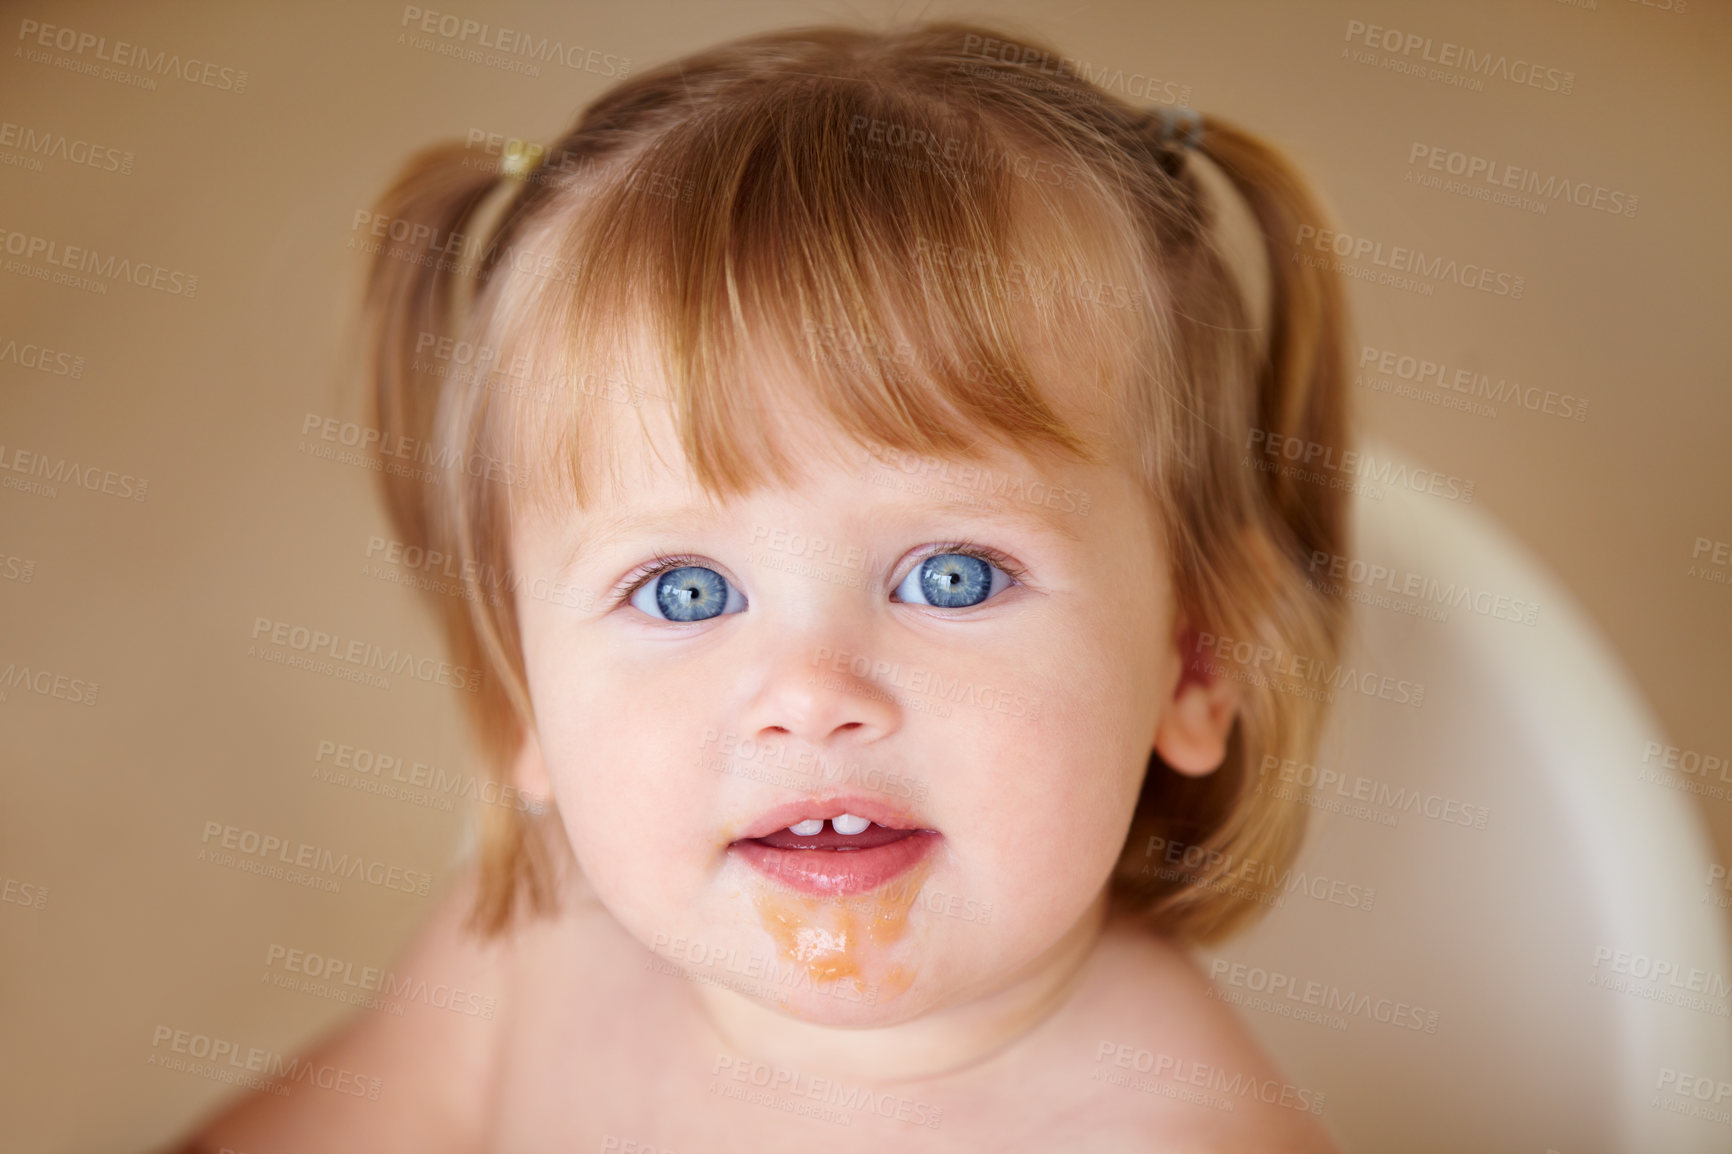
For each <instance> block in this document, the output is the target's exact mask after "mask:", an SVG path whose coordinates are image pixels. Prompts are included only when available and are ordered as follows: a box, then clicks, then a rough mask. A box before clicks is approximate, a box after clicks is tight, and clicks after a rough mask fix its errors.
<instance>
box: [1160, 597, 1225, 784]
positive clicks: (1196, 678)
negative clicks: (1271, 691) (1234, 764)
mask: <svg viewBox="0 0 1732 1154" xmlns="http://www.w3.org/2000/svg"><path fill="white" fill-rule="evenodd" d="M1179 662H1180V668H1181V672H1180V674H1179V683H1178V685H1177V686H1176V687H1175V688H1174V690H1173V699H1172V700H1171V701H1169V702H1167V705H1166V708H1165V709H1163V710H1162V711H1161V719H1160V723H1159V724H1158V725H1157V726H1156V727H1155V752H1156V753H1158V754H1160V756H1161V760H1162V761H1163V762H1165V763H1166V764H1167V765H1169V766H1171V767H1172V768H1173V769H1174V770H1176V771H1177V772H1179V773H1183V774H1186V775H1188V776H1191V777H1202V776H1203V775H1205V774H1209V773H1213V772H1215V771H1216V770H1217V769H1220V768H1221V763H1222V762H1223V761H1225V760H1226V758H1227V738H1228V736H1229V735H1230V734H1231V733H1232V732H1233V719H1234V718H1235V717H1237V716H1238V715H1239V701H1240V697H1239V683H1238V682H1237V681H1234V680H1233V679H1232V678H1230V677H1223V676H1217V675H1216V671H1215V670H1213V669H1212V668H1211V666H1210V664H1209V662H1208V660H1207V654H1206V653H1204V651H1203V650H1202V648H1201V647H1200V646H1199V645H1198V644H1197V632H1196V630H1194V629H1191V628H1189V627H1188V626H1187V627H1186V628H1184V629H1181V630H1180V631H1179Z"/></svg>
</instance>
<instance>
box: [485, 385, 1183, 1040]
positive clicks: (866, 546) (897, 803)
mask: <svg viewBox="0 0 1732 1154" xmlns="http://www.w3.org/2000/svg"><path fill="white" fill-rule="evenodd" d="M604 407H606V406H604ZM644 416H645V417H646V419H647V420H648V422H649V425H650V430H651V435H652V436H653V437H654V438H655V440H656V443H657V447H658V449H659V453H660V457H659V459H658V458H657V457H656V456H654V455H652V453H651V451H650V446H649V445H648V444H646V443H645V442H644V437H643V435H642V434H641V433H640V432H639V431H638V428H637V425H636V422H635V421H634V420H631V419H629V418H621V419H620V421H619V423H618V425H617V426H616V430H615V431H616V433H617V444H618V462H619V471H618V474H617V484H616V485H614V486H613V487H611V488H605V487H604V488H603V489H601V490H599V491H597V492H596V493H595V495H594V500H595V504H594V507H592V508H591V509H589V510H586V511H585V512H583V513H581V514H572V515H570V516H568V517H564V518H550V517H541V518H537V519H534V520H530V521H527V522H523V523H520V524H518V525H517V526H515V527H514V539H513V554H514V556H513V564H514V566H515V567H516V568H517V570H518V572H519V573H520V574H523V575H525V576H529V577H539V576H545V577H548V578H550V579H552V580H554V581H560V582H566V583H569V585H570V586H572V588H573V590H575V593H576V596H575V597H564V596H562V597H559V598H550V599H538V598H536V597H532V596H524V595H521V594H520V596H519V600H518V613H519V615H520V618H519V619H520V622H521V629H522V638H523V651H524V658H525V661H526V665H527V671H528V679H529V686H530V691H531V697H532V699H533V702H534V707H535V714H536V738H537V744H538V746H539V749H538V750H536V748H535V747H534V746H531V747H530V748H531V753H530V756H528V757H527V758H526V759H525V762H524V764H526V765H528V766H530V767H531V768H530V769H528V770H527V771H525V772H526V773H528V774H529V775H530V780H531V781H532V782H533V780H535V778H536V777H537V775H539V773H540V771H541V770H540V767H542V766H544V767H545V772H546V779H547V781H548V783H549V784H550V788H551V790H552V793H553V795H554V797H555V799H556V800H557V801H558V804H559V810H560V813H561V815H562V816H563V819H564V824H565V829H566V832H567V834H568V835H569V837H570V840H571V844H572V846H573V848H574V850H575V852H576V855H577V858H578V861H579V863H580V864H581V867H582V869H583V871H584V874H585V876H586V879H587V881H588V884H589V885H590V887H592V888H593V890H594V891H595V892H596V894H597V895H598V896H599V897H600V899H601V900H602V902H603V903H604V904H605V905H606V907H607V908H608V909H609V911H610V912H611V913H612V914H613V915H614V916H615V917H616V918H617V919H618V920H619V921H620V922H621V923H622V924H623V925H624V926H625V927H626V929H627V930H628V931H629V932H631V933H632V934H633V935H635V936H636V937H637V938H638V939H639V940H641V941H642V942H643V943H644V944H645V945H646V946H648V947H650V948H651V949H652V950H654V951H655V952H656V953H657V954H659V955H661V957H663V958H664V959H667V960H668V961H670V962H672V963H674V964H677V965H679V966H682V967H684V968H685V969H686V970H687V971H688V972H689V973H690V974H691V975H692V976H694V977H707V978H710V979H713V980H716V981H719V982H724V983H726V984H728V985H729V986H731V987H732V988H734V989H736V990H738V991H739V992H741V993H744V994H746V995H747V996H748V997H752V998H754V999H756V1000H758V1001H760V1002H762V1003H765V1004H773V1005H777V1006H780V1007H781V1008H783V1009H784V1010H785V1011H786V1012H788V1013H791V1014H793V1015H795V1016H797V1017H799V1018H802V1019H805V1020H808V1021H811V1022H815V1023H827V1024H835V1025H866V1024H891V1023H894V1022H899V1021H903V1020H906V1019H909V1018H912V1017H914V1016H916V1015H918V1014H920V1013H923V1012H925V1011H928V1010H932V1009H935V1008H938V1007H942V1006H948V1005H953V1004H956V1003H959V1002H962V1001H966V1000H968V999H971V998H977V997H982V996H985V995H987V994H989V993H991V992H993V991H995V990H996V989H999V988H1003V987H1005V986H1007V985H1008V984H1010V983H1012V982H1014V981H1016V980H1017V979H1018V974H1019V971H1023V972H1025V973H1026V970H1027V967H1028V966H1029V965H1030V963H1031V962H1034V961H1035V960H1036V959H1038V958H1040V957H1041V956H1042V955H1043V954H1044V953H1046V952H1047V951H1049V950H1052V949H1054V948H1055V947H1060V946H1062V945H1063V944H1064V943H1065V941H1066V939H1067V938H1068V937H1070V936H1071V935H1074V934H1076V933H1077V932H1078V927H1079V926H1081V925H1083V924H1084V922H1085V918H1084V915H1085V914H1087V913H1088V912H1089V911H1090V908H1091V906H1093V905H1094V903H1095V902H1096V900H1097V898H1098V897H1099V896H1100V894H1101V892H1102V889H1103V886H1104V885H1105V884H1106V881H1107V878H1108V875H1109V873H1110V871H1111V869H1112V867H1113V864H1114V862H1115V860H1116V858H1117V857H1118V855H1119V852H1120V849H1121V847H1122V845H1123V843H1124V838H1125V834H1126V830H1127V828H1128V825H1129V822H1130V819H1131V814H1132V809H1133V807H1134V804H1135V802H1136V798H1137V794H1138V790H1139V787H1140V785H1141V781H1142V777H1143V772H1144V768H1145V766H1146V764H1147V761H1148V757H1149V753H1150V749H1151V746H1152V744H1153V743H1154V738H1155V735H1156V729H1157V725H1158V724H1159V723H1160V719H1161V716H1162V712H1163V709H1164V708H1165V707H1166V706H1167V705H1169V704H1170V702H1171V701H1172V699H1173V695H1174V688H1175V685H1176V684H1177V682H1178V678H1179V672H1180V664H1179V658H1178V654H1177V648H1176V644H1175V639H1174V636H1173V624H1172V616H1171V606H1170V592H1169V580H1168V562H1167V558H1166V556H1165V551H1164V550H1163V549H1162V548H1161V546H1160V545H1159V543H1158V542H1159V537H1158V532H1157V526H1156V524H1155V522H1154V521H1153V520H1152V514H1151V513H1150V511H1149V509H1148V507H1147V502H1146V501H1145V500H1144V498H1143V497H1142V495H1141V493H1140V492H1139V489H1138V486H1137V484H1136V482H1135V481H1134V479H1133V478H1132V477H1131V476H1130V474H1129V472H1128V470H1126V469H1123V468H1121V467H1116V466H1114V467H1105V466H1084V465H1070V466H1064V467H1056V468H1055V467H1052V466H1046V467H1043V468H1039V469H1037V468H1036V467H1035V466H1033V465H1031V464H1030V463H1028V462H1027V461H1026V460H1023V459H1022V458H1021V457H1020V456H1019V455H1013V454H1009V453H1000V452H994V453H992V454H991V455H989V456H987V457H983V458H982V459H980V460H978V461H975V462H969V463H964V462H960V461H958V462H948V463H945V464H943V465H942V466H940V464H939V462H936V461H920V460H918V459H916V458H913V457H911V456H908V455H900V454H895V453H890V452H885V453H883V454H880V455H873V454H872V453H870V452H869V451H868V450H866V449H864V448H861V447H860V446H857V445H854V444H853V443H852V442H847V441H842V440H839V439H835V438H833V437H832V436H831V435H827V434H825V433H824V432H822V431H821V430H819V429H817V428H814V429H813V431H812V434H811V438H810V457H809V461H810V463H809V466H808V479H807V480H805V481H803V482H802V483H801V484H800V485H798V486H797V487H795V488H780V487H775V486H774V485H772V486H771V487H769V488H765V489H761V490H759V491H757V492H756V493H754V494H753V495H751V496H750V497H747V498H745V499H742V500H739V501H737V502H730V503H712V502H711V501H710V500H709V499H707V497H706V495H705V494H704V493H703V492H702V491H701V490H700V489H699V488H698V487H697V486H696V485H695V483H694V482H693V481H692V479H691V478H690V476H689V474H688V473H687V472H686V468H685V465H684V462H683V458H682V456H681V454H680V453H679V451H678V449H677V447H676V446H675V442H674V440H673V435H672V427H671V424H670V423H669V422H668V419H667V418H666V417H665V416H664V415H662V414H661V413H660V412H659V411H658V407H657V406H651V407H649V408H648V409H647V410H646V412H645V414H644ZM664 462H666V464H664ZM908 470H912V471H908ZM602 472H604V473H605V470H604V471H602ZM574 554H575V557H574ZM658 554H659V555H661V556H662V557H665V558H670V559H672V560H671V563H663V568H662V569H661V570H660V572H652V571H650V569H649V567H651V566H654V565H656V564H657V559H658ZM524 587H525V588H529V585H528V583H526V584H525V586H524ZM616 589H617V590H618V599H617V601H616V600H615V592H614V591H615V590H616ZM574 601H576V602H579V603H583V604H584V608H581V609H578V608H571V607H570V603H571V602H574Z"/></svg>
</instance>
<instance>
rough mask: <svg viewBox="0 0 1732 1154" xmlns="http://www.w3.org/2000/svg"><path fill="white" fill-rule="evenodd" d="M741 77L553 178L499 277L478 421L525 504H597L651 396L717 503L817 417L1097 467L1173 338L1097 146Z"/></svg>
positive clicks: (817, 84)
mask: <svg viewBox="0 0 1732 1154" xmlns="http://www.w3.org/2000/svg"><path fill="white" fill-rule="evenodd" d="M733 95H734V99H732V100H730V101H716V102H712V103H710V104H708V105H700V106H699V107H698V108H697V109H696V110H694V111H693V112H692V113H691V114H690V115H688V116H687V117H686V118H684V119H679V120H676V121H674V122H673V123H671V124H669V125H668V126H667V127H666V128H664V129H663V130H662V131H660V132H659V133H657V134H655V135H654V137H653V139H652V140H651V141H650V142H649V143H648V144H647V145H642V146H638V147H635V148H633V149H631V150H630V151H626V152H622V153H620V154H617V155H614V156H611V157H608V158H607V159H606V160H605V162H603V163H597V164H592V165H585V166H584V169H583V172H582V175H581V176H578V177H569V178H566V179H564V180H563V182H562V181H561V180H560V179H558V178H555V179H554V180H553V181H551V182H550V183H551V188H552V191H551V193H550V195H549V196H548V197H547V198H546V199H545V200H543V201H542V203H541V205H540V206H539V207H538V208H537V209H536V211H535V212H534V213H533V216H532V217H531V218H530V219H527V220H525V221H523V222H521V230H520V235H519V236H517V237H516V238H514V242H513V244H512V246H511V248H512V255H511V257H510V259H509V260H507V261H505V262H502V263H501V265H500V266H499V267H498V268H497V269H496V270H494V275H493V278H492V279H491V281H490V282H489V283H488V285H487V286H486V289H485V293H486V295H487V297H488V298H490V299H487V300H485V301H483V302H482V303H483V306H484V307H482V308H481V309H479V310H478V313H479V315H481V316H483V317H489V318H491V319H490V321H489V322H488V324H487V330H486V331H485V332H483V333H482V334H481V335H480V336H479V338H478V340H479V342H480V343H481V344H482V345H483V346H484V347H491V348H494V349H497V350H499V353H498V354H497V361H496V366H497V367H496V368H495V375H501V374H502V375H503V377H504V380H503V381H501V382H500V384H499V385H498V386H495V387H490V388H488V389H486V390H482V391H481V392H480V395H479V396H478V397H477V398H476V401H478V402H479V404H480V405H481V406H482V407H483V409H484V411H483V412H481V413H474V412H471V413H470V414H469V415H470V416H471V417H472V418H479V419H477V420H474V421H473V423H470V424H468V428H469V429H470V430H472V431H474V432H475V433H478V434H479V435H480V437H481V438H482V440H483V441H484V443H485V446H486V448H487V451H488V452H490V453H492V454H495V455H498V456H501V457H504V458H505V459H506V460H509V461H514V462H516V463H517V464H518V471H519V473H520V474H521V475H522V476H525V477H527V478H529V484H528V486H527V489H528V495H529V496H531V497H532V498H533V499H534V501H535V503H536V505H537V506H538V507H540V508H542V509H544V510H550V509H554V508H560V507H571V506H575V507H577V508H584V507H587V505H588V503H589V499H590V495H591V492H592V489H593V486H594V483H595V470H596V468H597V467H598V465H600V464H601V463H602V462H604V461H606V460H608V459H610V458H611V457H612V454H609V453H607V452H606V451H605V449H606V447H605V445H604V443H603V441H602V438H601V437H600V435H599V432H598V430H602V429H612V428H617V427H618V426H616V425H615V424H614V422H615V421H617V420H619V419H621V418H622V417H623V415H624V414H623V413H622V412H621V411H620V410H621V409H622V408H629V409H632V410H633V411H634V414H635V416H636V418H637V419H638V420H639V422H640V425H641V424H642V422H643V419H644V408H645V406H646V405H649V404H665V405H666V406H667V407H668V408H667V411H668V414H669V416H670V417H671V421H672V426H673V428H674V429H675V430H676V432H677V437H678V444H679V448H680V450H681V451H682V452H683V454H684V456H685V459H686V461H687V463H688V465H689V466H690V468H691V470H692V473H693V475H694V476H695V478H696V479H697V480H698V482H699V483H700V484H701V485H702V486H703V487H704V488H705V489H706V490H707V491H708V492H710V493H712V494H714V495H715V496H717V497H724V498H725V497H729V496H743V495H746V494H749V493H750V492H751V491H752V490H754V489H755V488H757V487H759V486H761V485H763V484H765V483H766V482H768V481H770V480H772V479H774V480H775V481H777V482H780V483H782V484H796V483H798V480H799V478H800V477H801V476H802V470H801V467H800V465H801V462H802V461H809V460H811V459H812V458H813V456H814V454H813V452H812V450H811V448H810V440H811V437H812V433H813V429H814V427H815V424H816V425H824V426H828V427H829V428H831V429H834V430H837V431H840V432H841V433H843V434H844V435H846V436H847V437H849V438H851V439H853V440H854V441H856V442H859V443H861V444H864V445H868V446H880V447H883V448H886V449H893V450H898V451H902V452H908V453H914V454H918V455H922V456H927V455H932V456H941V457H948V458H960V459H967V458H970V457H974V456H977V455H979V454H981V453H982V452H983V451H984V449H985V447H986V446H985V445H984V444H983V442H992V441H996V442H998V443H1000V444H1002V445H1005V446H1008V447H1011V448H1013V449H1015V450H1016V451H1018V452H1021V453H1023V454H1025V455H1027V456H1030V457H1039V456H1041V455H1044V454H1057V455H1062V456H1066V457H1069V458H1071V459H1077V460H1084V461H1095V462H1098V461H1102V460H1105V459H1108V456H1109V455H1110V453H1111V452H1112V451H1113V450H1114V448H1116V447H1118V446H1119V442H1120V441H1122V431H1123V430H1124V429H1125V428H1126V427H1127V425H1129V424H1130V421H1129V420H1128V417H1127V413H1126V412H1125V410H1124V401H1123V399H1122V397H1123V390H1122V388H1121V387H1120V385H1121V384H1122V382H1123V381H1124V380H1125V379H1127V377H1128V376H1129V375H1130V374H1132V373H1133V372H1135V371H1137V368H1138V366H1137V364H1136V362H1137V361H1138V360H1139V359H1140V358H1142V357H1144V356H1146V355H1148V354H1147V352H1146V350H1149V349H1158V348H1159V347H1161V344H1160V342H1159V341H1158V339H1154V338H1155V334H1153V333H1152V332H1151V331H1150V330H1151V328H1153V327H1158V322H1157V317H1158V316H1159V310H1158V309H1157V308H1156V307H1155V305H1156V301H1155V295H1156V292H1157V291H1158V288H1157V286H1156V285H1155V284H1154V283H1152V280H1151V278H1150V276H1149V274H1148V273H1147V272H1146V271H1145V270H1146V268H1147V267H1148V264H1147V262H1145V261H1141V260H1139V259H1138V256H1139V255H1140V254H1139V253H1138V246H1139V243H1140V242H1139V240H1138V236H1139V234H1138V231H1137V230H1136V228H1135V227H1134V223H1133V222H1132V220H1131V219H1130V217H1129V214H1128V212H1127V211H1126V209H1125V207H1124V206H1123V205H1122V203H1121V202H1120V200H1119V198H1116V197H1114V196H1113V195H1111V192H1112V190H1111V189H1110V188H1109V187H1108V186H1107V185H1106V183H1105V182H1104V181H1103V179H1102V177H1101V176H1100V175H1099V174H1098V173H1097V171H1096V169H1097V168H1098V166H1099V162H1098V160H1095V161H1094V162H1093V166H1091V164H1090V163H1089V162H1087V161H1085V160H1084V158H1083V157H1081V156H1079V155H1076V154H1075V153H1074V152H1073V151H1072V150H1071V149H1070V148H1069V147H1068V146H1066V145H1065V144H1063V143H1060V142H1055V141H1051V140H1048V141H1038V140H1030V139H1024V138H1021V137H1019V136H1018V135H1017V134H1016V133H1015V132H1014V131H1013V130H1012V128H1011V127H1010V126H1009V125H1008V124H1004V123H995V122H993V121H991V120H990V119H988V117H987V116H986V115H985V113H984V111H983V110H979V109H971V106H970V105H968V104H966V103H958V102H957V101H955V99H954V94H953V95H952V99H950V100H949V101H939V100H936V99H927V100H922V99H919V98H917V97H915V96H912V95H908V94H904V95H902V96H899V97H890V96H886V95H885V93H884V92H882V91H880V90H879V86H876V85H867V84H862V83H859V82H853V81H849V80H847V79H845V78H841V77H810V78H807V79H806V80H805V81H804V82H803V83H799V84H790V83H788V82H786V81H784V82H782V83H779V84H777V85H772V86H766V87H765V88H764V89H763V90H762V91H761V93H760V94H757V95H755V96H752V97H749V98H743V99H742V98H741V97H739V96H738V94H733ZM712 109H713V110H712ZM554 222H559V223H558V224H555V223H554ZM644 431H645V433H646V435H647V426H645V427H644ZM803 446H804V450H803V451H802V447H803Z"/></svg>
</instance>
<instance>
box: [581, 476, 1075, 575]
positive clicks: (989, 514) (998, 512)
mask: <svg viewBox="0 0 1732 1154" xmlns="http://www.w3.org/2000/svg"><path fill="white" fill-rule="evenodd" d="M1042 484H1043V485H1047V487H1048V488H1049V489H1051V490H1053V491H1057V492H1065V493H1070V492H1076V493H1078V494H1079V495H1081V496H1083V497H1087V495H1088V494H1087V492H1086V491H1085V490H1080V489H1079V490H1071V489H1066V488H1063V487H1061V486H1057V485H1049V484H1047V483H1046V482H1044V481H1043V482H1042ZM958 487H960V486H958ZM997 500H998V501H999V502H1000V504H999V505H998V506H997V507H981V506H975V505H967V504H964V503H962V502H959V501H944V502H934V503H928V504H912V503H910V504H903V505H895V506H891V507H889V508H886V509H883V510H881V511H880V512H881V513H883V514H885V515H888V516H893V517H904V518H906V519H908V520H913V519H915V518H917V517H922V516H928V515H941V514H950V515H953V516H957V517H960V518H965V519H968V520H973V521H984V522H988V523H993V524H999V525H1021V526H1025V527H1032V528H1035V529H1037V530H1042V531H1045V532H1047V533H1050V534H1052V535H1054V536H1058V537H1062V538H1064V539H1065V540H1067V541H1070V542H1071V543H1072V544H1077V543H1080V542H1081V541H1082V532H1081V530H1080V529H1079V528H1078V527H1077V524H1076V522H1075V520H1074V519H1073V518H1075V517H1078V516H1086V514H1082V513H1074V512H1071V511H1069V510H1066V509H1055V508H1051V507H1049V506H1047V505H1045V504H1042V503H1040V502H1037V501H1030V500H1027V499H1024V500H1020V501H1016V500H1011V499H1009V498H998V499H997ZM714 515H715V511H714V509H713V508H711V507H709V506H698V505H692V506H685V507H682V508H678V509H666V510H661V511H658V512H654V513H642V514H638V515H635V516H634V515H631V514H620V515H617V516H614V517H610V518H608V519H607V520H606V521H604V522H602V523H601V524H600V525H599V526H597V527H596V528H595V529H594V530H592V531H591V532H588V533H584V534H581V535H579V536H578V538H577V540H576V541H574V542H573V543H572V546H571V548H570V549H569V550H568V551H567V552H566V553H565V555H564V558H563V565H562V567H561V569H560V572H561V573H570V572H571V571H572V569H573V568H574V567H576V566H577V565H578V564H579V563H581V562H582V561H583V560H584V559H585V558H587V557H589V556H591V555H593V554H594V553H596V552H598V551H600V550H601V549H602V548H604V547H606V546H608V545H611V544H613V543H614V542H615V541H618V540H620V539H622V538H625V537H628V536H631V535H632V534H634V533H642V532H645V531H646V530H647V531H670V530H680V529H687V528H690V527H691V526H693V525H695V524H701V523H702V522H703V520H704V518H706V517H714Z"/></svg>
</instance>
